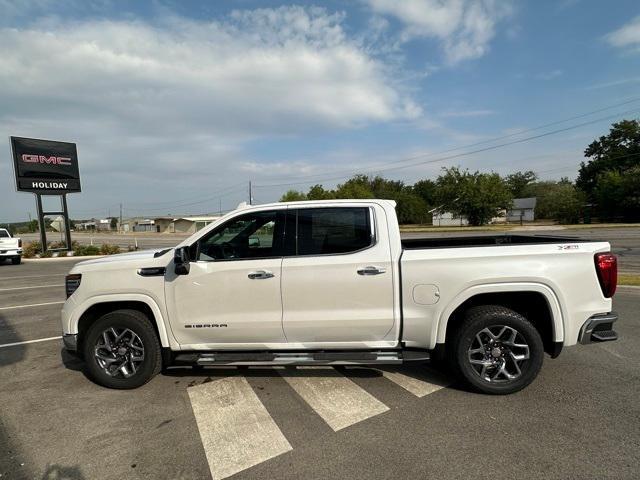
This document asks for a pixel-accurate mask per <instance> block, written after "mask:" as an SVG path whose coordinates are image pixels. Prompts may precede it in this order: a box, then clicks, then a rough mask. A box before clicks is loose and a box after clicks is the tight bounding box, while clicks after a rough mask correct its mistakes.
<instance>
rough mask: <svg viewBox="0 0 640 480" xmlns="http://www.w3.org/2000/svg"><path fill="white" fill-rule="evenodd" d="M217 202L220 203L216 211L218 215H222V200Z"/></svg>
mask: <svg viewBox="0 0 640 480" xmlns="http://www.w3.org/2000/svg"><path fill="white" fill-rule="evenodd" d="M218 201H219V202H220V208H219V209H218V211H219V212H220V215H222V198H219V199H218Z"/></svg>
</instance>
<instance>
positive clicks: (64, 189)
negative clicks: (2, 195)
mask: <svg viewBox="0 0 640 480" xmlns="http://www.w3.org/2000/svg"><path fill="white" fill-rule="evenodd" d="M11 151H12V153H13V167H14V172H15V178H16V190H17V191H18V192H30V193H34V194H35V196H36V208H37V211H38V225H39V228H40V241H41V242H42V251H43V252H46V251H47V232H46V230H45V222H44V217H45V215H59V216H61V217H63V219H64V228H65V243H66V248H65V250H71V225H70V222H69V209H68V208H67V194H68V193H74V192H80V191H81V188H80V170H79V168H78V152H77V149H76V144H75V143H68V142H55V141H51V140H38V139H34V138H22V137H11ZM43 195H51V196H59V197H60V206H61V211H56V212H45V211H44V210H43V208H42V196H43Z"/></svg>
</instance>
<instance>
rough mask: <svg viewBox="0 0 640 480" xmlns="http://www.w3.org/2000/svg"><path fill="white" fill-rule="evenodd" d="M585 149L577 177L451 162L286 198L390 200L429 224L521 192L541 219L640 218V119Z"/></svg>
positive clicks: (476, 213) (493, 206) (482, 217)
mask: <svg viewBox="0 0 640 480" xmlns="http://www.w3.org/2000/svg"><path fill="white" fill-rule="evenodd" d="M584 154H585V157H586V158H587V159H589V160H587V161H586V162H582V163H581V166H580V169H579V172H578V177H577V179H576V181H575V182H572V181H570V180H569V179H568V178H566V177H565V178H562V179H560V180H559V181H554V180H545V181H541V180H539V179H538V177H537V175H536V173H535V172H533V171H517V172H514V173H511V174H509V175H506V176H501V175H499V174H497V173H495V172H492V173H480V172H478V171H475V172H472V171H470V170H468V169H461V168H460V167H448V168H443V169H442V173H441V174H440V175H439V176H438V177H437V178H436V179H435V180H432V179H422V180H419V181H417V182H415V183H414V184H413V185H408V184H406V183H405V182H402V181H399V180H389V179H386V178H384V177H381V176H368V175H362V174H359V175H355V176H353V177H352V178H350V179H349V180H347V181H346V182H344V183H342V184H339V185H338V186H337V187H336V188H334V189H325V188H324V187H323V186H322V185H321V184H317V185H314V186H312V187H311V188H309V190H308V191H307V192H303V191H298V190H289V191H288V192H286V193H285V194H284V195H283V196H282V198H281V199H280V201H283V202H285V201H296V200H327V199H339V198H363V199H366V198H384V199H391V200H395V201H396V203H397V213H398V220H399V221H400V223H402V224H411V223H413V224H417V223H428V222H429V221H430V220H431V213H429V212H430V211H432V210H434V209H436V210H437V211H447V212H451V213H453V214H454V215H456V216H465V217H467V219H468V221H469V223H470V224H471V225H484V224H486V223H488V222H489V221H490V220H491V219H492V218H494V217H496V216H498V215H499V214H500V212H501V211H503V210H505V209H509V208H510V207H511V206H512V203H513V199H514V198H526V197H536V198H537V204H536V210H535V215H536V218H539V219H550V220H555V221H557V222H559V223H578V222H579V221H581V220H585V221H590V219H591V218H592V217H598V218H599V219H600V220H602V221H630V222H636V221H640V122H638V120H622V121H620V122H618V123H614V124H613V125H612V126H611V128H610V130H609V133H608V134H607V135H603V136H601V137H600V138H599V139H597V140H594V141H593V142H592V143H591V144H589V146H587V148H586V149H585V152H584Z"/></svg>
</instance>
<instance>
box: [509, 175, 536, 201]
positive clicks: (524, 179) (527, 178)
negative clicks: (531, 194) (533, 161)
mask: <svg viewBox="0 0 640 480" xmlns="http://www.w3.org/2000/svg"><path fill="white" fill-rule="evenodd" d="M537 179H538V176H537V175H536V174H535V172H532V171H531V170H527V171H526V172H515V173H512V174H511V175H507V178H506V179H505V182H507V186H508V187H509V190H511V195H513V196H514V197H515V198H523V196H524V195H523V193H524V189H525V188H526V186H527V185H529V184H530V183H532V182H535V181H536V180H537Z"/></svg>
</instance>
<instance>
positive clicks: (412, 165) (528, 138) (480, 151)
mask: <svg viewBox="0 0 640 480" xmlns="http://www.w3.org/2000/svg"><path fill="white" fill-rule="evenodd" d="M638 111H640V110H638V109H632V110H627V111H624V112H619V113H616V114H613V115H607V116H605V117H600V118H596V119H594V120H589V121H588V122H583V123H579V124H576V125H571V126H569V127H564V128H560V129H556V130H552V131H550V132H545V133H541V134H538V135H532V136H530V137H525V138H520V139H517V140H513V141H511V142H505V143H499V144H497V145H491V146H489V147H484V148H479V149H476V150H471V151H469V152H462V153H458V154H455V155H448V156H445V157H439V158H435V159H432V160H426V161H420V162H414V163H410V164H407V165H400V166H397V167H387V168H376V169H371V170H369V171H375V172H388V171H393V170H402V169H405V168H411V167H415V166H419V165H426V164H431V163H439V162H443V161H446V160H452V159H455V158H461V157H466V156H469V155H475V154H477V153H482V152H488V151H491V150H497V149H499V148H504V147H507V146H511V145H516V144H518V143H524V142H528V141H531V140H537V139H539V138H543V137H548V136H550V135H556V134H558V133H562V132H566V131H569V130H575V129H576V128H581V127H584V126H587V125H592V124H594V123H598V122H602V121H604V120H610V119H612V118H616V117H619V116H620V115H627V114H629V113H635V112H638ZM389 163H398V162H389ZM360 171H363V170H362V169H361V170H360ZM355 173H358V171H357V170H356V171H353V170H352V173H351V175H353V174H355ZM348 176H349V175H346V176H345V175H340V176H336V177H328V178H322V179H314V180H310V181H305V182H291V183H277V184H266V185H254V188H267V187H286V186H293V185H306V184H310V183H316V182H322V181H325V182H326V181H331V180H341V179H343V178H346V177H348Z"/></svg>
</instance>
